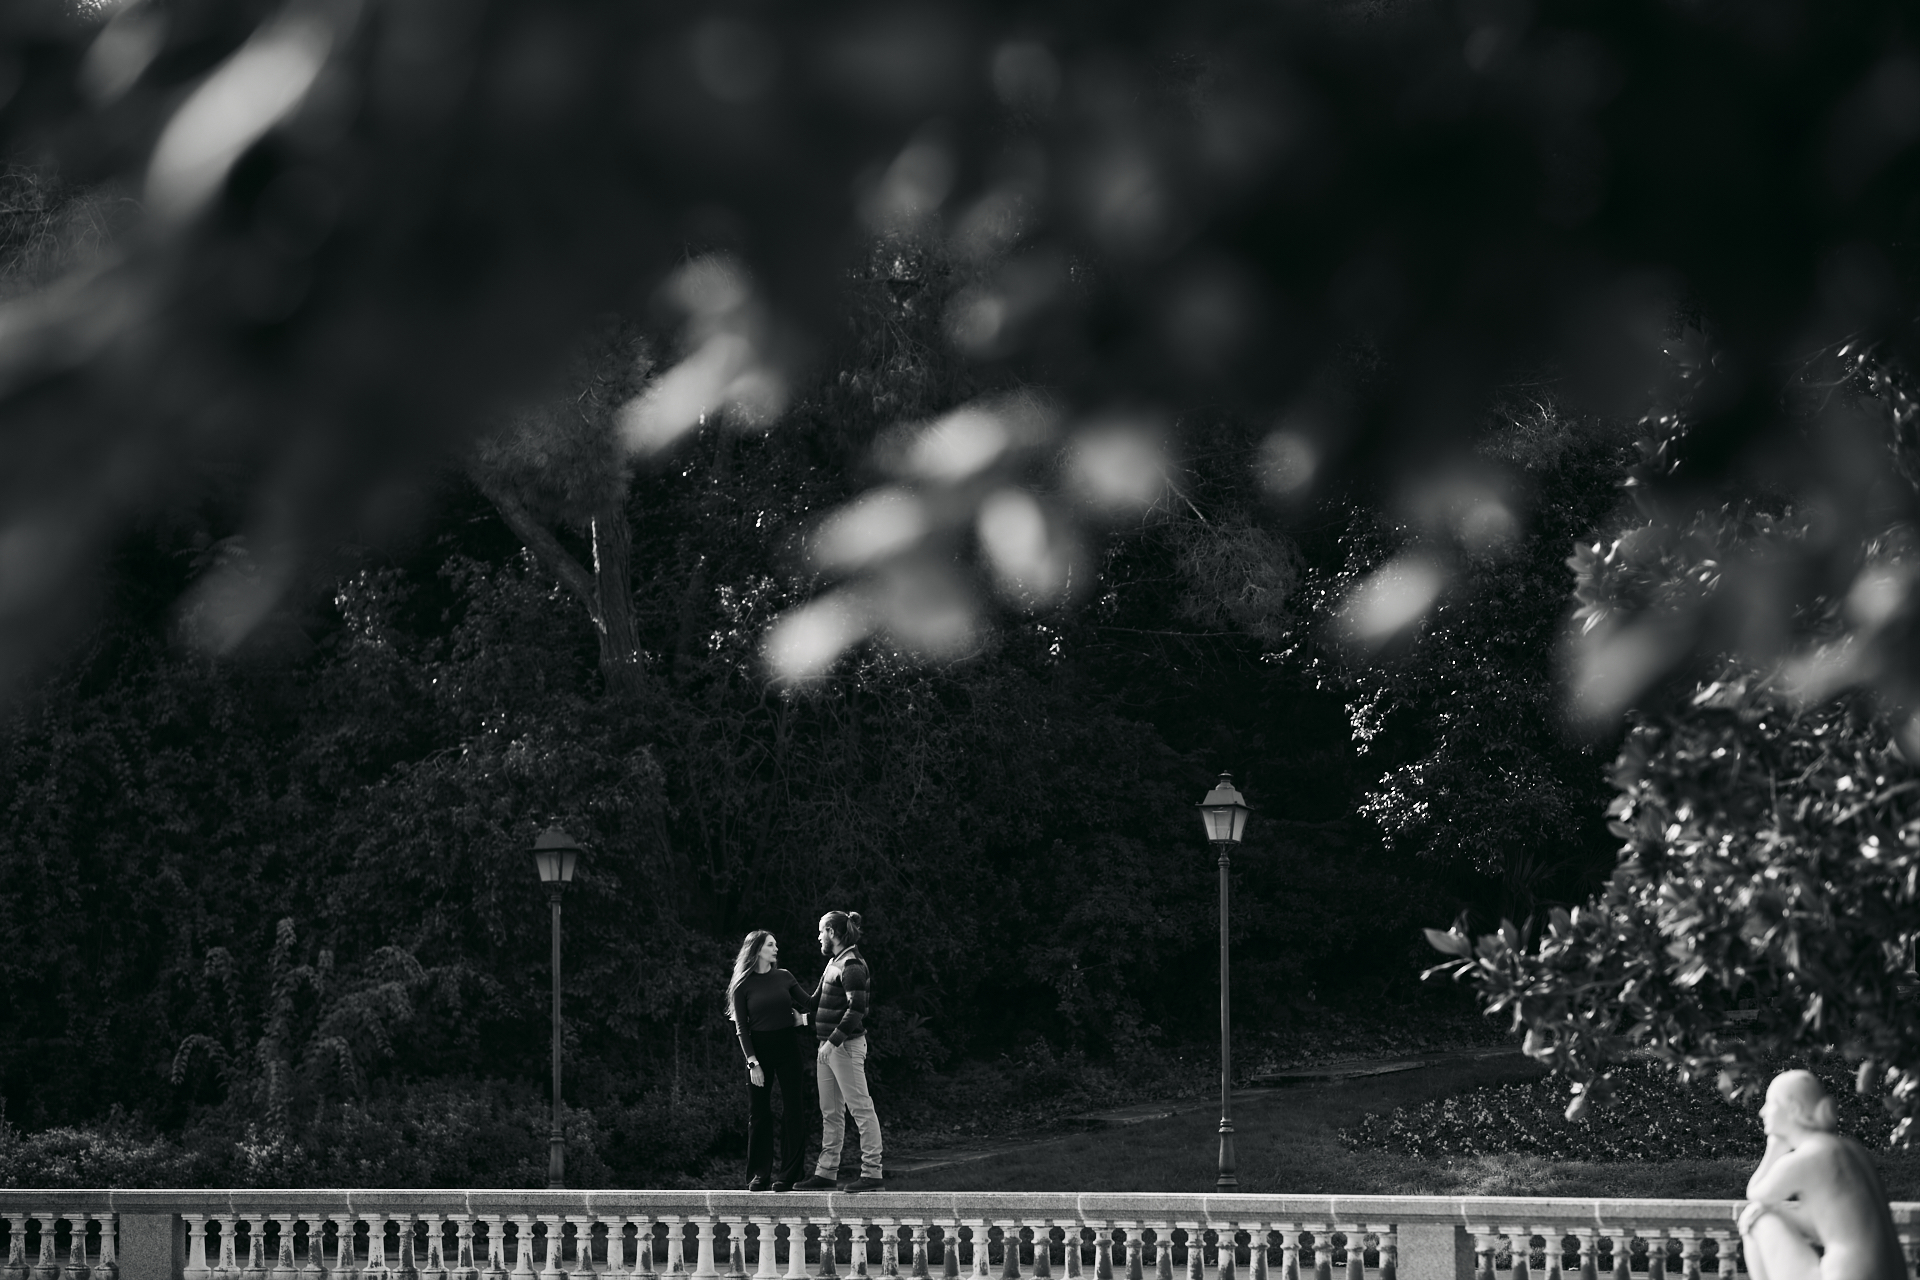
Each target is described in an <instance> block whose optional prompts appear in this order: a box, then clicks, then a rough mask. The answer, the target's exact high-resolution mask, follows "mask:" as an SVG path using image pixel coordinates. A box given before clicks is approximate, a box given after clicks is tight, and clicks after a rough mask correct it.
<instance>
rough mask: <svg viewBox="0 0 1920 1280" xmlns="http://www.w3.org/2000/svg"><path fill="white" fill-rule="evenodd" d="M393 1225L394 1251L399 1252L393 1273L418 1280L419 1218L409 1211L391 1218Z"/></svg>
mask: <svg viewBox="0 0 1920 1280" xmlns="http://www.w3.org/2000/svg"><path fill="white" fill-rule="evenodd" d="M393 1226H394V1237H395V1238H394V1245H395V1246H396V1248H395V1250H394V1251H395V1252H396V1253H397V1254H399V1258H398V1260H397V1261H396V1262H395V1263H394V1270H393V1274H394V1275H396V1276H398V1277H401V1278H402V1280H420V1247H419V1245H418V1244H417V1243H416V1241H417V1240H418V1239H419V1236H420V1218H419V1216H418V1215H416V1214H411V1213H410V1214H408V1215H407V1216H406V1217H404V1218H395V1219H393Z"/></svg>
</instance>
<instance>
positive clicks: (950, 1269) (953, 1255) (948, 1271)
mask: <svg viewBox="0 0 1920 1280" xmlns="http://www.w3.org/2000/svg"><path fill="white" fill-rule="evenodd" d="M940 1280H960V1220H959V1219H958V1218H955V1219H954V1220H953V1221H952V1222H943V1223H941V1224H940Z"/></svg>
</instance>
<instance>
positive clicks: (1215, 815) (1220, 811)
mask: <svg viewBox="0 0 1920 1280" xmlns="http://www.w3.org/2000/svg"><path fill="white" fill-rule="evenodd" d="M1250 812H1252V810H1250V809H1248V808H1247V799H1246V797H1245V796H1243V795H1241V794H1240V792H1239V791H1237V790H1236V789H1235V788H1234V785H1233V777H1232V775H1230V774H1225V773H1223V774H1221V775H1220V781H1219V783H1218V784H1217V785H1216V786H1215V787H1214V788H1213V790H1211V791H1209V792H1207V798H1206V799H1204V800H1202V801H1201V802H1200V821H1201V822H1202V823H1203V824H1204V825H1205V826H1206V829H1207V839H1208V840H1211V841H1213V842H1214V843H1215V844H1239V843H1240V837H1241V836H1243V835H1245V834H1246V830H1247V814H1249V813H1250Z"/></svg>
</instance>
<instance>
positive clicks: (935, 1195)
mask: <svg viewBox="0 0 1920 1280" xmlns="http://www.w3.org/2000/svg"><path fill="white" fill-rule="evenodd" d="M1742 1203H1743V1202H1742V1201H1739V1200H1631V1199H1618V1200H1595V1199H1582V1198H1574V1197H1562V1198H1548V1197H1538V1198H1536V1197H1526V1196H1318V1195H1316V1196H1305V1195H1178V1194H1153V1193H1146V1192H1128V1193H1120V1194H1114V1193H1089V1194H1073V1193H1070V1192H993V1193H989V1192H942V1191H910V1192H899V1191H883V1192H868V1193H866V1194H862V1195H844V1194H838V1193H834V1192H788V1193H785V1194H781V1195H774V1194H771V1193H765V1192H762V1193H758V1194H755V1193H750V1192H745V1191H506V1190H474V1191H436V1190H405V1189H396V1190H372V1189H340V1188H313V1189H305V1190H271V1191H269V1190H251V1189H227V1190H189V1189H148V1190H137V1191H135V1190H112V1189H95V1190H72V1191H59V1190H44V1189H38V1188H22V1189H7V1188H0V1214H13V1213H24V1214H29V1215H31V1214H35V1213H37V1212H45V1213H48V1214H54V1215H59V1216H68V1215H72V1214H87V1213H92V1214H104V1213H205V1214H234V1215H236V1216H246V1217H274V1216H284V1215H288V1214H291V1215H294V1216H296V1217H304V1216H306V1215H309V1214H312V1215H326V1216H331V1217H342V1218H350V1217H353V1216H356V1215H357V1216H361V1217H374V1216H380V1215H384V1216H388V1217H392V1216H402V1215H416V1214H437V1215H443V1216H447V1217H463V1216H475V1217H502V1216H504V1217H518V1216H521V1215H528V1214H531V1215H535V1216H562V1217H590V1218H605V1217H621V1216H628V1217H649V1218H656V1219H669V1220H670V1219H672V1218H676V1217H685V1218H718V1219H723V1220H741V1219H752V1218H780V1219H784V1220H792V1219H796V1218H799V1219H806V1220H810V1221H817V1220H824V1219H834V1220H847V1219H862V1220H865V1221H869V1222H881V1223H884V1222H886V1221H888V1220H889V1219H897V1220H899V1221H902V1222H909V1221H923V1222H931V1223H941V1222H961V1223H966V1222H978V1221H989V1222H1003V1221H1019V1222H1025V1223H1033V1222H1039V1221H1053V1222H1084V1223H1112V1224H1114V1225H1116V1226H1125V1225H1126V1224H1127V1223H1129V1222H1141V1223H1149V1224H1150V1223H1152V1222H1155V1221H1158V1222H1173V1223H1176V1224H1177V1223H1187V1222H1191V1223H1205V1224H1209V1225H1213V1224H1222V1223H1237V1224H1240V1225H1243V1226H1245V1225H1248V1224H1254V1223H1261V1222H1270V1223H1275V1224H1279V1223H1290V1222H1299V1223H1330V1224H1336V1225H1337V1224H1340V1223H1347V1224H1353V1225H1362V1224H1383V1223H1389V1222H1395V1223H1398V1222H1412V1223H1418V1222H1454V1223H1459V1224H1462V1225H1464V1226H1466V1227H1468V1228H1470V1229H1477V1230H1483V1231H1485V1230H1491V1229H1494V1228H1498V1227H1515V1226H1526V1225H1530V1224H1539V1225H1543V1226H1544V1225H1551V1226H1553V1227H1555V1228H1564V1229H1570V1230H1578V1229H1580V1228H1582V1227H1587V1226H1591V1227H1594V1228H1599V1229H1604V1228H1606V1227H1609V1226H1612V1225H1625V1224H1629V1223H1631V1224H1633V1225H1637V1226H1643V1227H1658V1226H1660V1225H1662V1224H1673V1225H1675V1226H1682V1225H1684V1226H1691V1227H1701V1226H1706V1227H1709V1228H1711V1227H1713V1226H1714V1225H1715V1224H1718V1223H1722V1222H1724V1223H1727V1224H1728V1225H1729V1226H1731V1224H1732V1223H1733V1222H1734V1221H1735V1219H1736V1218H1737V1217H1738V1216H1739V1212H1740V1206H1741V1204H1742ZM1893 1216H1894V1221H1895V1222H1896V1223H1899V1224H1901V1225H1903V1226H1905V1225H1910V1224H1913V1223H1916V1222H1920V1204H1914V1203H1906V1202H1902V1203H1897V1204H1895V1205H1894V1206H1893Z"/></svg>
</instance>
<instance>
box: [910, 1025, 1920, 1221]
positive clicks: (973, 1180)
mask: <svg viewBox="0 0 1920 1280" xmlns="http://www.w3.org/2000/svg"><path fill="white" fill-rule="evenodd" d="M1541 1074H1542V1069H1541V1068H1540V1067H1539V1066H1538V1065H1536V1064H1534V1063H1532V1062H1530V1061H1528V1060H1526V1059H1524V1058H1518V1057H1515V1058H1494V1059H1485V1060H1482V1061H1478V1062H1457V1063H1448V1064H1445V1065H1441V1066H1432V1067H1426V1068H1423V1069H1421V1070H1418V1071H1407V1072H1402V1073H1400V1074H1398V1075H1390V1076H1373V1077H1366V1078H1361V1079H1355V1080H1345V1081H1339V1082H1337V1083H1329V1084H1317V1085H1304V1086H1295V1087H1293V1088H1286V1089H1249V1090H1246V1091H1244V1092H1242V1093H1239V1094H1237V1095H1235V1098H1234V1131H1235V1141H1236V1146H1237V1148H1238V1153H1239V1171H1238V1172H1239V1177H1240V1190H1241V1191H1242V1192H1247V1193H1255V1194H1261V1193H1265V1194H1284V1193H1289V1192H1291V1193H1298V1194H1314V1195H1494V1196H1499V1195H1548V1196H1637V1197H1666V1196H1673V1197H1693V1198H1700V1199H1740V1198H1742V1197H1744V1195H1745V1193H1746V1185H1747V1177H1748V1175H1749V1174H1751V1173H1752V1172H1753V1164H1754V1162H1753V1161H1751V1160H1748V1159H1745V1158H1740V1159H1731V1160H1676V1161H1672V1162H1668V1163H1657V1164H1656V1163H1588V1162H1561V1161H1552V1160H1546V1159H1542V1158H1540V1157H1537V1156H1523V1155H1494V1156H1475V1157H1470V1158H1466V1159H1460V1160H1451V1161H1447V1160H1431V1161H1429V1160H1419V1159H1416V1158H1413V1157H1410V1156H1404V1155H1395V1154H1390V1153H1388V1152H1384V1151H1349V1150H1347V1149H1346V1148H1345V1147H1344V1146H1342V1145H1341V1143H1340V1139H1339V1130H1340V1129H1341V1128H1342V1127H1343V1126H1349V1125H1353V1124H1355V1123H1357V1122H1358V1121H1359V1120H1360V1118H1361V1116H1363V1115H1365V1114H1366V1113H1367V1112H1369V1111H1372V1112H1382V1113H1384V1112H1386V1111H1389V1110H1391V1109H1393V1108H1394V1107H1398V1106H1403V1105H1406V1104H1409V1103H1416V1102H1424V1101H1426V1100H1428V1099H1430V1098H1438V1097H1445V1096H1448V1095H1450V1094H1454V1093H1459V1092H1461V1091H1463V1090H1466V1089H1470V1088H1472V1087H1474V1086H1475V1085H1481V1084H1504V1083H1506V1082H1508V1081H1512V1080H1524V1079H1530V1078H1533V1077H1537V1076H1539V1075H1541ZM1218 1133H1219V1116H1218V1115H1217V1114H1215V1113H1213V1112H1211V1111H1210V1110H1200V1111H1193V1112H1187V1113H1184V1114H1181V1115H1177V1116H1172V1117H1170V1118H1168V1119H1165V1120H1157V1121H1149V1122H1147V1123H1144V1124H1136V1125H1131V1126H1128V1127H1126V1128H1107V1129H1100V1130H1096V1131H1093V1132H1088V1133H1082V1134H1074V1135H1072V1136H1069V1137H1066V1138H1061V1139H1057V1140H1053V1141H1048V1142H1043V1143H1036V1144H1034V1145H1031V1146H1028V1147H1024V1148H1020V1149H1016V1150H1013V1151H1009V1152H1007V1153H1005V1154H1002V1155H996V1156H991V1157H989V1158H987V1159H983V1160H975V1161H971V1162H969V1163H967V1164H960V1165H949V1166H947V1167H946V1168H942V1169H929V1170H927V1171H926V1172H924V1173H917V1174H899V1175H893V1174H889V1176H888V1178H887V1183H888V1186H889V1188H890V1189H896V1190H900V1191H1169V1192H1210V1191H1212V1190H1213V1183H1214V1178H1215V1176H1216V1174H1217V1169H1216V1159H1217V1155H1218V1151H1219V1137H1218ZM1876 1160H1877V1162H1878V1164H1879V1166H1880V1174H1881V1177H1882V1178H1883V1179H1884V1180H1885V1182H1886V1184H1887V1192H1888V1194H1889V1195H1890V1196H1891V1197H1892V1198H1893V1199H1895V1200H1920V1152H1903V1153H1897V1154H1880V1155H1877V1156H1876Z"/></svg>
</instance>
